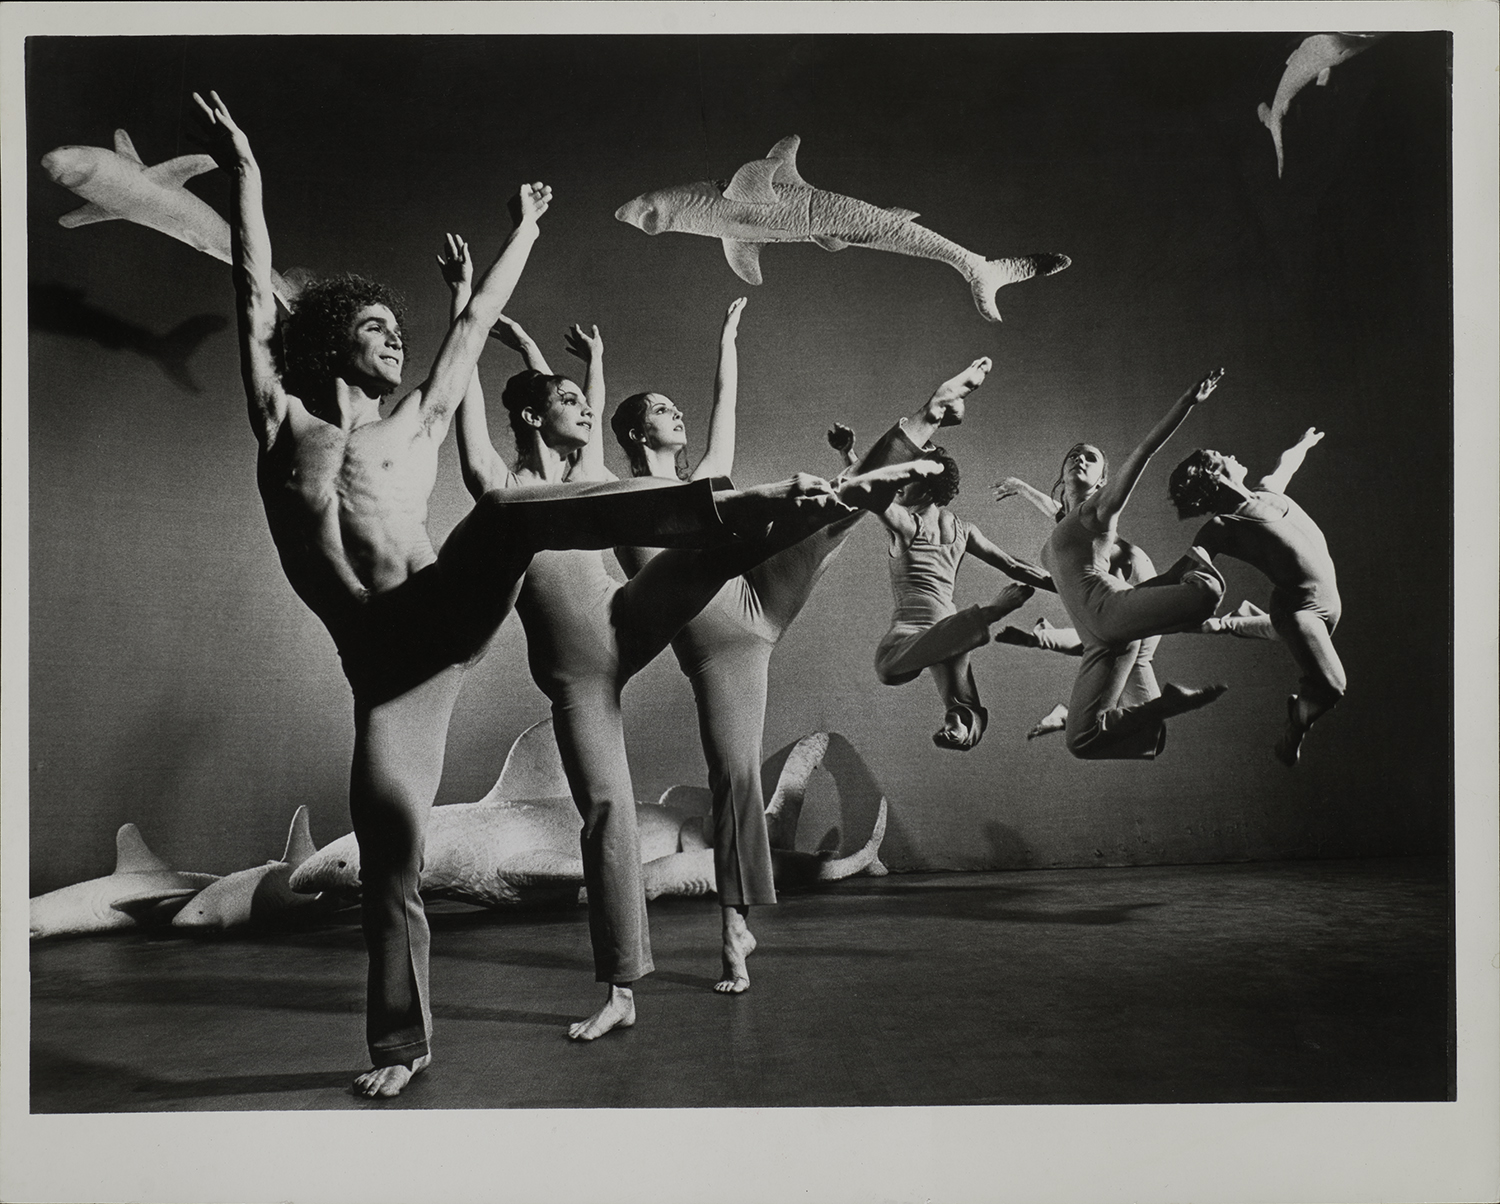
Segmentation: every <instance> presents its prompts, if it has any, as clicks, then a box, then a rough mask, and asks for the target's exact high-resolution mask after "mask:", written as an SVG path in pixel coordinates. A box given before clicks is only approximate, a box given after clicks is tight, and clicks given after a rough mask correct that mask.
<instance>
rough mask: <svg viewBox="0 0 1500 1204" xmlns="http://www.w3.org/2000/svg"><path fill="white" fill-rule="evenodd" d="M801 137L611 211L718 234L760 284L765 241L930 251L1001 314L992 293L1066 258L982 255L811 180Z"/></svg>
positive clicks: (744, 275) (994, 316) (993, 315)
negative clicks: (722, 174) (713, 176)
mask: <svg viewBox="0 0 1500 1204" xmlns="http://www.w3.org/2000/svg"><path fill="white" fill-rule="evenodd" d="M800 144H801V139H800V138H799V137H798V136H797V135H795V134H793V135H792V136H791V137H789V138H783V139H782V140H781V141H780V142H778V143H777V144H776V145H775V146H773V147H772V148H771V150H770V153H769V154H768V155H767V156H766V158H764V159H756V160H753V161H751V162H749V163H746V164H745V165H744V166H743V167H741V168H740V169H739V171H737V172H735V173H734V179H732V180H730V181H728V182H727V183H726V182H724V181H721V180H720V181H715V180H700V181H698V182H697V183H693V184H679V185H677V186H676V187H673V188H662V189H658V190H657V191H655V192H646V193H642V194H641V195H640V196H638V197H636V198H635V199H634V200H633V201H627V202H626V203H625V204H623V205H621V206H620V207H619V209H617V210H615V217H617V218H618V219H619V220H620V221H622V222H628V223H629V224H630V225H632V226H636V227H638V228H639V229H641V230H644V231H645V232H646V233H647V234H660V233H662V232H663V231H667V230H675V231H679V232H681V233H684V234H703V235H706V236H708V237H710V238H719V239H722V240H723V242H724V256H725V258H726V259H728V261H729V266H730V267H731V268H733V269H734V272H735V275H737V276H739V278H740V279H741V280H744V281H745V282H746V283H748V284H759V283H760V282H761V274H760V250H761V248H762V247H763V246H764V245H765V244H766V243H768V242H813V243H817V244H818V246H820V247H822V248H823V249H824V250H826V251H842V250H843V249H844V248H845V247H868V248H870V250H872V251H893V252H895V253H896V254H898V255H914V256H917V257H919V258H922V259H936V260H937V261H938V262H940V263H946V264H948V266H949V267H952V268H954V269H955V270H956V271H957V272H958V273H959V274H960V275H961V276H963V278H964V279H965V280H967V281H968V282H969V287H970V288H971V289H972V290H973V293H974V304H975V305H976V306H978V307H979V312H980V313H981V314H983V315H984V316H985V318H987V319H988V320H989V321H991V322H998V321H1000V311H999V310H998V309H996V308H995V294H996V292H998V291H999V290H1000V289H1001V288H1003V287H1004V286H1005V285H1007V284H1016V283H1018V282H1020V281H1022V280H1029V279H1031V277H1033V276H1050V275H1052V274H1053V273H1054V272H1060V271H1062V270H1063V269H1064V268H1065V267H1067V266H1068V265H1069V264H1070V263H1071V262H1072V260H1071V259H1069V258H1068V257H1067V256H1066V255H1057V254H1051V253H1044V254H1037V255H1022V256H1018V257H1015V258H1011V259H985V258H984V257H983V256H982V255H976V254H975V253H974V252H973V251H968V250H965V249H964V248H963V247H961V246H959V245H958V244H957V243H956V242H950V241H949V240H948V239H946V238H944V237H942V236H941V235H940V234H935V233H933V232H932V231H931V230H928V229H927V228H926V227H924V226H919V225H917V223H916V218H917V216H918V215H917V214H916V213H914V212H913V211H912V210H910V209H882V208H880V207H879V206H876V205H871V204H869V203H867V202H865V201H858V200H855V199H854V198H853V197H847V196H840V195H839V194H838V193H836V192H824V191H823V190H822V189H821V188H814V187H812V185H810V184H809V183H808V182H807V181H806V180H804V179H803V178H802V177H801V175H799V174H798V172H797V147H798V146H799V145H800Z"/></svg>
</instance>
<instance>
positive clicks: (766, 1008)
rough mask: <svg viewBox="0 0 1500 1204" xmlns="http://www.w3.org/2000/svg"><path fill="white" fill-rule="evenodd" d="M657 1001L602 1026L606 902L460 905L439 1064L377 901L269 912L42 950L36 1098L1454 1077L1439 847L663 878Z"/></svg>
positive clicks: (165, 1104) (448, 909) (1024, 1087)
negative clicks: (596, 966)
mask: <svg viewBox="0 0 1500 1204" xmlns="http://www.w3.org/2000/svg"><path fill="white" fill-rule="evenodd" d="M651 918H652V936H653V942H654V946H655V952H656V963H657V972H656V974H654V975H652V976H651V977H650V978H649V979H647V980H645V981H644V982H643V983H642V984H641V985H640V989H639V990H638V991H637V996H636V999H637V1007H638V1011H639V1016H640V1021H639V1023H638V1024H637V1025H636V1027H635V1028H633V1029H631V1030H629V1031H623V1032H617V1033H613V1034H610V1035H609V1036H607V1037H605V1038H604V1039H602V1040H600V1041H598V1042H595V1043H594V1044H592V1045H586V1046H579V1045H574V1044H572V1043H570V1042H569V1041H568V1040H567V1039H566V1038H565V1036H564V1032H565V1027H566V1025H567V1024H568V1023H569V1022H570V1021H572V1020H575V1019H579V1018H581V1017H583V1016H584V1015H586V1014H587V1013H588V1012H590V1011H592V1010H593V1007H594V1006H595V1004H596V997H597V995H598V993H599V989H598V988H596V987H595V985H594V983H593V981H592V979H593V974H592V968H591V963H590V959H589V951H588V935H587V930H586V927H585V923H584V914H583V911H582V909H578V910H567V911H562V912H551V913H530V914H527V913H516V912H511V913H505V912H481V911H473V910H469V909H464V908H457V907H452V906H435V907H434V908H433V910H432V921H433V925H432V926H433V962H432V983H433V997H434V1013H435V1024H436V1028H437V1033H436V1040H435V1043H434V1054H435V1064H434V1066H433V1068H432V1069H431V1070H430V1071H429V1072H428V1073H426V1074H425V1075H423V1076H421V1077H420V1078H418V1079H417V1080H416V1082H415V1083H414V1084H413V1085H412V1087H410V1088H409V1089H408V1090H407V1092H406V1093H405V1094H404V1095H402V1096H401V1097H400V1098H399V1099H397V1100H394V1101H390V1102H382V1103H373V1102H370V1101H365V1100H361V1099H357V1098H355V1097H354V1096H353V1095H351V1094H350V1093H349V1089H348V1087H349V1083H350V1081H351V1080H352V1078H353V1076H354V1074H356V1073H357V1072H358V1071H360V1070H362V1069H363V1068H364V1067H365V1065H366V1063H365V1061H364V1050H363V1023H362V1010H363V982H364V952H363V947H362V945H361V942H360V935H359V926H358V919H357V913H356V912H354V911H345V912H342V913H340V914H339V915H337V916H336V917H335V918H334V919H333V920H332V921H330V922H328V923H326V924H325V925H324V926H323V927H321V928H319V929H318V930H316V931H313V932H304V933H297V934H284V935H277V936H260V937H254V938H248V939H238V940H222V939H221V940H214V941H210V940H200V939H188V938H183V937H179V936H174V935H165V934H162V935H157V934H150V933H124V934H117V935H111V936H101V937H91V938H81V939H76V940H64V941H55V942H44V943H38V944H36V945H35V946H34V947H33V948H32V951H31V969H32V1014H31V1034H32V1045H31V1058H32V1067H31V1084H32V1096H31V1100H32V1111H34V1112H49V1113H56V1112H121V1111H131V1112H136V1111H182V1110H190V1109H212V1110H219V1111H222V1110H234V1109H280V1110H290V1109H327V1108H370V1107H383V1108H391V1107H395V1108H546V1107H611V1108H620V1107H698V1106H703V1107H713V1106H739V1107H754V1106H804V1105H861V1104H873V1105H893V1104H1042V1103H1073V1104H1080V1103H1169V1102H1181V1103H1206V1102H1219V1101H1292V1100H1319V1101H1343V1100H1435V1099H1444V1098H1447V1096H1448V1090H1449V1071H1448V1048H1447V1046H1448V1033H1449V1020H1450V1015H1451V1013H1450V1005H1449V996H1448V982H1449V964H1450V957H1451V943H1450V937H1449V900H1448V885H1447V869H1446V865H1445V864H1444V863H1443V862H1442V861H1440V860H1437V859H1427V858H1421V859H1416V858H1413V859H1401V860H1386V861H1337V862H1297V863H1281V864H1272V865H1233V866H1172V867H1155V868H1133V869H1088V870H1082V869H1081V870H1050V871H1029V872H1018V873H980V874H919V875H894V876H891V877H888V878H878V879H872V878H855V879H851V880H848V881H845V882H842V883H835V884H832V885H831V886H830V887H829V888H827V889H824V890H821V891H819V892H817V893H808V894H800V895H791V896H788V897H786V898H785V899H784V900H783V902H782V904H781V905H780V906H778V907H774V908H761V909H757V910H756V911H755V912H754V913H753V916H752V922H753V924H754V928H755V931H756V934H757V936H758V938H759V940H760V950H759V951H758V952H757V953H756V954H755V955H754V957H752V959H751V963H750V966H751V976H752V985H751V988H750V991H749V992H748V993H747V994H745V995H742V996H738V997H723V996H718V995H715V994H714V993H713V991H712V986H713V983H714V981H715V979H716V978H717V977H718V957H717V951H716V950H717V946H716V941H717V936H718V908H717V907H716V906H715V905H714V903H713V901H712V900H708V901H703V900H696V901H687V900H661V901H658V902H657V903H654V904H652V907H651Z"/></svg>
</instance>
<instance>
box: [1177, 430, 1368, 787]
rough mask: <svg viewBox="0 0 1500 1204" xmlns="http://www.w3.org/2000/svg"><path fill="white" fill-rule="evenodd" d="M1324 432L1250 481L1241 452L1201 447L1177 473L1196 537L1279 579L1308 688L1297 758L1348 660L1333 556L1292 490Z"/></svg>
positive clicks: (1289, 738)
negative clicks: (1341, 646)
mask: <svg viewBox="0 0 1500 1204" xmlns="http://www.w3.org/2000/svg"><path fill="white" fill-rule="evenodd" d="M1322 438H1323V435H1322V432H1320V431H1318V430H1317V429H1316V428H1314V427H1308V428H1307V431H1306V433H1304V434H1303V436H1302V438H1301V439H1299V440H1298V441H1297V442H1296V443H1295V444H1293V445H1292V446H1291V447H1289V448H1287V450H1286V451H1284V452H1282V453H1281V459H1280V460H1279V461H1278V462H1277V464H1276V468H1275V471H1273V472H1270V473H1267V474H1266V475H1265V476H1264V477H1262V478H1261V479H1260V482H1259V484H1258V485H1257V486H1256V489H1255V491H1254V492H1252V491H1250V490H1249V489H1246V488H1245V466H1244V465H1243V464H1241V463H1240V462H1239V461H1238V460H1236V459H1235V458H1234V457H1233V456H1225V455H1222V454H1220V453H1219V452H1215V451H1195V452H1194V453H1193V454H1192V455H1190V456H1189V457H1188V458H1187V459H1185V460H1184V461H1183V462H1182V463H1181V464H1179V465H1178V466H1177V467H1176V468H1175V469H1174V470H1173V472H1172V477H1171V481H1170V483H1169V485H1168V493H1169V495H1170V496H1171V498H1172V503H1173V505H1175V506H1176V507H1177V515H1178V517H1179V518H1192V517H1194V516H1195V515H1200V514H1212V515H1213V516H1214V517H1213V518H1211V519H1209V521H1208V522H1207V523H1205V524H1204V525H1203V527H1202V529H1200V530H1199V532H1198V534H1197V536H1196V537H1195V538H1194V541H1193V542H1194V544H1195V545H1196V546H1197V547H1200V548H1202V549H1203V550H1204V551H1205V552H1207V553H1208V555H1209V556H1210V557H1212V556H1217V555H1220V554H1223V555H1225V556H1233V557H1234V558H1235V559H1236V560H1243V561H1244V562H1245V563H1246V564H1250V565H1254V566H1255V567H1256V568H1258V569H1259V570H1260V571H1261V572H1262V573H1264V574H1265V575H1266V576H1267V577H1269V578H1270V580H1271V585H1272V587H1273V588H1272V590H1271V612H1270V622H1271V625H1272V626H1273V627H1274V628H1275V629H1276V632H1277V634H1279V635H1280V636H1281V638H1282V640H1283V641H1284V642H1285V643H1286V646H1287V651H1288V652H1290V653H1291V654H1292V659H1293V660H1295V661H1296V662H1297V666H1298V668H1300V669H1301V670H1302V688H1301V690H1300V691H1299V692H1298V693H1296V694H1293V695H1292V696H1291V697H1290V698H1288V699H1287V720H1286V729H1285V731H1284V732H1283V733H1282V736H1281V739H1280V740H1278V741H1277V742H1276V757H1277V759H1278V760H1280V761H1281V762H1282V763H1283V764H1285V765H1288V766H1291V765H1296V764H1297V757H1298V753H1299V750H1300V749H1301V746H1302V738H1303V736H1305V735H1306V734H1307V729H1308V728H1310V727H1312V725H1313V724H1314V723H1316V722H1317V721H1318V719H1319V717H1320V716H1322V715H1324V714H1326V713H1327V712H1328V711H1330V710H1332V709H1333V708H1334V707H1335V706H1337V705H1338V703H1339V700H1340V699H1342V698H1343V696H1344V689H1345V686H1346V684H1347V683H1346V681H1345V678H1344V666H1343V663H1342V662H1341V661H1340V660H1339V654H1338V653H1337V652H1336V651H1334V647H1333V639H1332V636H1333V630H1334V628H1335V627H1337V626H1338V621H1339V614H1340V612H1341V609H1342V608H1341V604H1340V602H1339V587H1338V580H1337V578H1336V576H1335V573H1334V567H1333V558H1332V557H1331V556H1329V554H1328V543H1327V541H1326V540H1325V539H1324V538H1323V532H1322V531H1321V530H1319V529H1318V524H1317V523H1315V522H1313V520H1312V519H1311V518H1309V517H1308V515H1307V512H1306V511H1305V510H1303V509H1302V507H1301V506H1299V505H1297V503H1296V502H1294V501H1292V499H1291V498H1289V497H1287V496H1286V487H1287V485H1288V484H1289V483H1290V482H1291V479H1292V476H1293V474H1294V473H1296V471H1297V470H1298V469H1299V468H1301V467H1302V461H1303V459H1304V458H1305V457H1306V456H1307V452H1308V449H1309V448H1311V447H1315V446H1317V444H1318V443H1319V442H1321V441H1322Z"/></svg>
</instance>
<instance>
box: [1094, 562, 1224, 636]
mask: <svg viewBox="0 0 1500 1204" xmlns="http://www.w3.org/2000/svg"><path fill="white" fill-rule="evenodd" d="M1201 565H1202V566H1203V567H1201V568H1198V569H1194V570H1192V571H1189V572H1187V573H1185V574H1184V575H1183V577H1182V580H1181V581H1180V583H1177V584H1164V583H1161V582H1162V579H1161V578H1157V579H1156V580H1155V582H1154V583H1152V584H1143V585H1141V586H1138V587H1132V586H1130V585H1127V584H1126V583H1125V582H1123V581H1121V580H1119V579H1118V578H1117V577H1112V576H1108V575H1106V574H1103V573H1092V574H1090V575H1089V576H1088V577H1087V578H1086V580H1085V584H1084V603H1085V607H1086V613H1075V614H1074V615H1073V618H1074V621H1075V623H1076V624H1077V625H1078V626H1079V627H1080V628H1087V630H1088V632H1089V634H1090V635H1092V637H1093V638H1094V640H1096V641H1098V642H1099V643H1105V644H1127V643H1131V642H1133V641H1135V640H1141V639H1145V638H1146V637H1148V636H1153V635H1166V634H1167V633H1168V632H1173V631H1185V630H1188V629H1192V628H1197V627H1200V626H1201V625H1202V623H1203V621H1204V620H1205V619H1207V618H1209V617H1210V616H1211V615H1212V614H1213V613H1214V611H1215V610H1216V609H1217V608H1218V605H1219V600H1220V599H1221V598H1222V597H1223V596H1224V579H1223V578H1222V577H1220V576H1219V575H1218V573H1217V572H1216V571H1214V569H1213V565H1212V564H1211V563H1210V562H1208V560H1207V559H1206V558H1205V559H1203V560H1202V561H1201Z"/></svg>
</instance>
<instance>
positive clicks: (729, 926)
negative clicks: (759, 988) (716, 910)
mask: <svg viewBox="0 0 1500 1204" xmlns="http://www.w3.org/2000/svg"><path fill="white" fill-rule="evenodd" d="M754 952H755V936H754V934H753V933H752V932H751V931H750V925H749V924H747V923H746V922H745V917H744V916H742V915H740V913H739V911H738V910H737V909H736V908H733V907H726V908H724V977H723V979H722V980H720V981H719V982H716V983H714V990H715V991H717V992H719V994H720V995H739V994H741V993H743V992H744V991H746V990H748V989H749V987H750V972H749V970H747V969H746V968H745V959H746V958H747V957H749V956H750V955H751V954H752V953H754Z"/></svg>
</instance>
